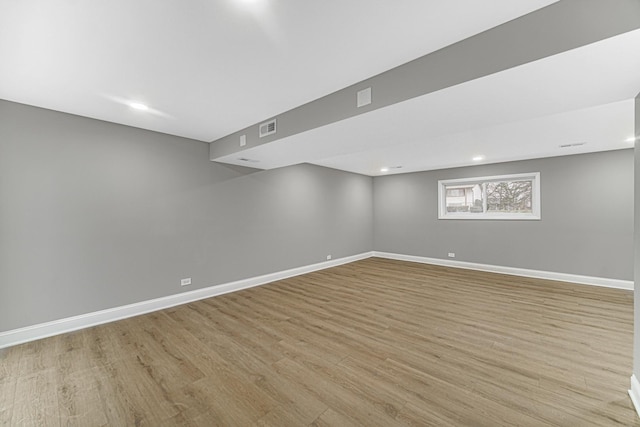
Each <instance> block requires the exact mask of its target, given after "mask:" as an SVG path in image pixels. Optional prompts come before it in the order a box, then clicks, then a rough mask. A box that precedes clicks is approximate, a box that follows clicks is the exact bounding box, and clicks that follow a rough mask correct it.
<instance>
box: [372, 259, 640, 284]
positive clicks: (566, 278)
mask: <svg viewBox="0 0 640 427" xmlns="http://www.w3.org/2000/svg"><path fill="white" fill-rule="evenodd" d="M373 256H375V257H379V258H387V259H395V260H399V261H409V262H418V263H422V264H433V265H440V266H444V267H454V268H463V269H467V270H478V271H487V272H490V273H500V274H510V275H513V276H521V277H532V278H535V279H546V280H555V281H560V282H570V283H578V284H581V285H591V286H601V287H605V288H615V289H626V290H633V281H631V280H621V279H609V278H606V277H593V276H582V275H579V274H569V273H556V272H553V271H543V270H530V269H526V268H517V267H504V266H499V265H490V264H479V263H474V262H466V261H453V260H447V259H439V258H428V257H422V256H416V255H404V254H396V253H391V252H379V251H374V252H373Z"/></svg>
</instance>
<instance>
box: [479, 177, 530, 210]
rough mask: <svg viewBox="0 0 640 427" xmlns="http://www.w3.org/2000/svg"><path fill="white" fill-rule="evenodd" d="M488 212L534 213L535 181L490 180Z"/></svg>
mask: <svg viewBox="0 0 640 427" xmlns="http://www.w3.org/2000/svg"><path fill="white" fill-rule="evenodd" d="M486 189H487V190H486V191H487V212H507V213H532V212H533V210H532V207H533V204H532V193H533V192H532V189H533V181H531V180H529V181H498V182H488V183H487V184H486Z"/></svg>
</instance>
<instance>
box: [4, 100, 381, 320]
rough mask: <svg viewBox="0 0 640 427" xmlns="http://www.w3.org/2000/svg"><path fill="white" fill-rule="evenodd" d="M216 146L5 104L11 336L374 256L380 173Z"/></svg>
mask: <svg viewBox="0 0 640 427" xmlns="http://www.w3.org/2000/svg"><path fill="white" fill-rule="evenodd" d="M208 149H209V146H208V144H206V143H201V142H196V141H192V140H188V139H182V138H177V137H173V136H169V135H162V134H158V133H154V132H149V131H144V130H140V129H134V128H130V127H126V126H120V125H115V124H111V123H106V122H101V121H97V120H91V119H86V118H81V117H77V116H72V115H67V114H64V113H58V112H53V111H48V110H43V109H38V108H34V107H29V106H24V105H19V104H15V103H10V102H7V101H0V331H6V330H11V329H15V328H19V327H22V326H27V325H32V324H37V323H41V322H46V321H49V320H54V319H59V318H64V317H69V316H73V315H77V314H82V313H88V312H93V311H96V310H101V309H105V308H109V307H116V306H120V305H124V304H129V303H134V302H137V301H143V300H148V299H151V298H157V297H162V296H166V295H171V294H175V293H178V292H182V291H188V290H193V289H197V288H202V287H207V286H211V285H216V284H221V283H226V282H229V281H233V280H238V279H243V278H248V277H254V276H257V275H261V274H265V273H270V272H275V271H280V270H285V269H289V268H293V267H298V266H302V265H309V264H313V263H317V262H322V261H325V260H326V256H327V255H328V254H331V255H332V256H333V258H334V259H335V258H340V257H344V256H348V255H353V254H358V253H362V252H366V251H370V250H371V248H372V179H371V178H369V177H365V176H361V175H356V174H350V173H346V172H340V171H336V170H332V169H326V168H321V167H317V166H311V165H299V166H295V167H289V168H283V169H279V170H273V171H265V172H256V171H253V170H249V169H239V168H234V167H230V166H225V165H221V164H217V163H212V162H210V161H209V160H208V158H209V152H208ZM185 277H191V278H192V280H193V285H191V286H188V287H185V288H181V287H180V286H179V283H180V279H181V278H185Z"/></svg>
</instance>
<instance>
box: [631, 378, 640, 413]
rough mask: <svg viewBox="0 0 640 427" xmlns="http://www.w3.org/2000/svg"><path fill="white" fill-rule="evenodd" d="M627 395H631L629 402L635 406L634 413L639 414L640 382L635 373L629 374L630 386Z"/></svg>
mask: <svg viewBox="0 0 640 427" xmlns="http://www.w3.org/2000/svg"><path fill="white" fill-rule="evenodd" d="M629 396H631V402H632V403H633V407H634V408H636V413H637V414H638V416H640V382H638V379H637V378H636V376H635V375H631V388H630V389H629Z"/></svg>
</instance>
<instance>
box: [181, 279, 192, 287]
mask: <svg viewBox="0 0 640 427" xmlns="http://www.w3.org/2000/svg"><path fill="white" fill-rule="evenodd" d="M190 284H191V277H187V278H186V279H182V280H180V286H187V285H190Z"/></svg>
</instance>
